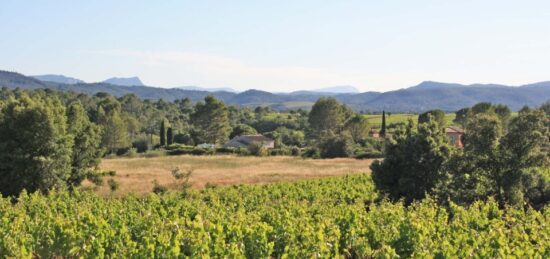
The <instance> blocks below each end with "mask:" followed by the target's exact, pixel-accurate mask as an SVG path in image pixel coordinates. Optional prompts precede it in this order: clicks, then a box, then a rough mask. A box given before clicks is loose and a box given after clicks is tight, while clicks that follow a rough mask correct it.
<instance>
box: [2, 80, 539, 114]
mask: <svg viewBox="0 0 550 259" xmlns="http://www.w3.org/2000/svg"><path fill="white" fill-rule="evenodd" d="M2 86H5V87H9V88H16V87H20V88H24V89H36V88H51V89H56V90H62V91H74V92H78V93H87V94H91V95H93V94H96V93H98V92H105V93H109V94H111V95H113V96H116V97H121V96H123V95H125V94H135V95H136V96H138V97H140V98H141V99H151V100H159V99H163V100H165V101H174V100H176V99H183V98H189V99H190V100H191V101H199V100H201V99H203V98H204V97H206V96H208V95H213V96H214V97H216V98H217V99H220V100H222V101H224V102H225V103H227V104H231V105H239V106H247V107H256V106H269V107H272V108H274V109H277V110H290V109H296V108H302V109H309V108H310V107H311V106H312V105H313V102H315V101H316V100H317V99H318V98H319V97H321V96H333V97H335V98H336V99H337V100H339V101H340V102H343V103H344V104H346V105H348V106H349V107H351V108H352V109H354V110H355V111H357V112H359V111H365V112H367V111H370V112H380V111H382V110H386V111H391V112H424V111H427V110H432V109H442V110H445V111H456V110H459V109H461V108H464V107H469V106H472V105H474V104H476V103H479V102H492V103H501V104H505V105H507V106H509V107H510V108H511V109H512V110H519V109H521V107H523V106H524V105H528V106H539V105H541V104H542V103H543V102H545V101H546V100H548V99H550V82H541V83H536V84H529V85H523V86H518V87H510V86H504V85H481V84H475V85H461V84H446V83H438V82H423V83H421V84H419V85H418V86H414V87H410V88H406V89H401V90H396V91H390V92H385V93H379V92H365V93H321V92H311V91H297V92H293V93H269V92H265V91H260V90H248V91H245V92H242V93H234V92H226V91H217V92H208V91H200V90H184V89H179V88H170V89H168V88H158V87H150V86H142V85H137V86H121V85H112V84H108V83H90V84H86V83H76V84H62V83H55V82H48V81H39V80H37V79H34V78H31V77H27V76H24V75H21V74H18V73H12V72H6V71H0V87H2ZM258 87H259V88H261V86H258Z"/></svg>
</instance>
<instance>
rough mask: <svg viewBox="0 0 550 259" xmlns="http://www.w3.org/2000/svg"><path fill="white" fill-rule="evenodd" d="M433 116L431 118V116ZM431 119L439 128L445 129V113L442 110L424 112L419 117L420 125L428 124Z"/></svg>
mask: <svg viewBox="0 0 550 259" xmlns="http://www.w3.org/2000/svg"><path fill="white" fill-rule="evenodd" d="M430 115H431V116H430ZM430 119H433V120H435V122H437V123H438V124H439V127H441V128H444V127H445V112H444V111H442V110H440V109H435V110H431V111H427V112H424V113H422V114H420V115H418V124H420V123H425V122H428V121H429V120H430Z"/></svg>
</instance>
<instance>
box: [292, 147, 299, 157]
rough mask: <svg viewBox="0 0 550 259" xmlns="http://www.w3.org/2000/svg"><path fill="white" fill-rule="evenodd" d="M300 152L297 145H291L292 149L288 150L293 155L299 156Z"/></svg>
mask: <svg viewBox="0 0 550 259" xmlns="http://www.w3.org/2000/svg"><path fill="white" fill-rule="evenodd" d="M301 153H302V151H301V150H300V148H299V147H292V149H291V151H290V154H291V155H293V156H300V154H301Z"/></svg>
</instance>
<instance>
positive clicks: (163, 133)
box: [159, 119, 166, 147]
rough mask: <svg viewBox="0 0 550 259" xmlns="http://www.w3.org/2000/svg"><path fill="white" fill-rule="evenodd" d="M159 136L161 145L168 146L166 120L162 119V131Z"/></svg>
mask: <svg viewBox="0 0 550 259" xmlns="http://www.w3.org/2000/svg"><path fill="white" fill-rule="evenodd" d="M159 136H160V146H161V147H164V146H166V125H165V120H164V119H162V120H161V121H160V133H159Z"/></svg>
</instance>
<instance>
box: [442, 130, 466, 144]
mask: <svg viewBox="0 0 550 259" xmlns="http://www.w3.org/2000/svg"><path fill="white" fill-rule="evenodd" d="M445 134H447V136H448V137H449V139H450V141H451V144H452V145H453V146H455V147H460V148H461V147H463V146H464V145H463V144H462V140H461V139H462V135H463V134H464V130H463V129H461V128H459V127H456V126H448V127H446V128H445Z"/></svg>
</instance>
